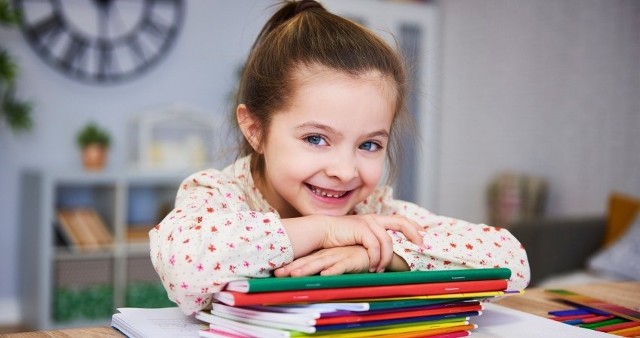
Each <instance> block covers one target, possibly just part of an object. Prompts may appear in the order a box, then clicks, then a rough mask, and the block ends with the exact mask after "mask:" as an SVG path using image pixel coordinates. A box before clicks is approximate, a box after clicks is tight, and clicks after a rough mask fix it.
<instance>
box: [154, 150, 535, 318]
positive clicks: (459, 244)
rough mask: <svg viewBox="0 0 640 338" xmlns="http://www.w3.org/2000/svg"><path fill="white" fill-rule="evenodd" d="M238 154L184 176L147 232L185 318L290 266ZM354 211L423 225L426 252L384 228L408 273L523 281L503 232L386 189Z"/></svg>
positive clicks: (522, 260)
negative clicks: (458, 272) (472, 271)
mask: <svg viewBox="0 0 640 338" xmlns="http://www.w3.org/2000/svg"><path fill="white" fill-rule="evenodd" d="M249 162H250V158H249V157H245V158H241V159H239V160H237V161H236V162H235V163H233V164H232V165H230V166H229V167H227V168H225V169H224V170H223V171H219V170H214V169H209V170H204V171H201V172H198V173H195V174H193V175H191V176H189V177H188V178H186V179H185V180H184V181H183V182H182V185H181V186H180V189H179V191H178V193H177V197H176V203H175V208H174V209H173V210H172V211H171V212H170V213H169V215H167V217H166V218H165V219H164V220H163V221H162V222H160V224H158V225H157V226H156V227H155V228H154V229H152V230H151V231H150V232H149V237H150V240H151V241H150V245H151V261H152V263H153V266H154V268H155V269H156V271H157V272H158V275H159V276H160V279H161V280H162V283H163V285H164V287H165V288H166V290H167V293H168V295H169V298H170V299H171V300H172V301H174V302H175V303H177V304H178V306H179V307H180V308H181V309H182V311H183V312H184V313H186V314H192V313H195V312H197V311H199V310H201V309H203V308H205V307H206V306H207V305H209V303H210V301H211V298H212V294H213V293H215V292H217V291H219V290H220V289H221V288H222V287H223V286H224V285H225V284H226V283H227V282H229V281H230V280H233V279H238V278H239V277H268V276H270V274H271V271H272V270H274V269H276V268H278V267H280V266H282V265H285V264H287V263H290V262H292V261H293V259H294V258H293V251H292V249H291V243H290V241H289V238H288V237H287V234H286V232H285V230H284V228H283V226H282V223H281V222H280V218H279V215H278V212H277V211H276V210H274V209H273V208H272V207H271V206H270V205H269V204H268V203H267V201H266V200H265V199H264V198H263V197H262V195H261V194H260V192H259V191H258V189H257V188H256V186H255V185H254V182H253V179H252V177H251V172H250V169H249ZM354 211H355V213H356V214H369V213H376V214H381V215H396V214H398V215H403V216H405V217H407V218H410V219H412V220H414V221H416V222H417V223H419V224H421V225H422V226H423V228H424V232H423V235H424V243H425V246H426V249H425V248H421V247H419V246H417V245H415V244H413V243H411V242H409V241H408V240H406V239H405V237H404V236H403V235H402V234H400V233H394V232H393V231H388V232H389V235H390V236H392V237H393V239H394V244H393V246H394V252H395V253H396V254H398V255H399V256H401V257H402V258H404V260H405V261H406V262H407V263H408V265H409V266H410V267H411V269H412V270H418V269H422V270H438V269H458V268H463V267H467V268H483V267H507V268H510V269H511V271H512V275H511V279H510V280H509V283H508V285H509V289H511V290H521V289H524V288H525V287H526V286H527V284H528V283H529V278H530V274H529V263H528V261H527V255H526V252H525V250H524V248H523V247H522V245H521V244H520V242H518V240H517V239H516V238H515V237H513V235H511V233H509V232H508V231H507V230H505V229H501V228H497V227H492V226H487V225H483V224H471V223H468V222H465V221H461V220H457V219H453V218H449V217H443V216H437V215H434V214H433V213H431V212H429V211H427V210H425V209H423V208H421V207H419V206H417V205H415V204H412V203H409V202H404V201H399V200H394V199H393V198H392V192H391V188H390V187H383V188H380V189H378V190H376V191H375V192H374V193H373V194H372V195H371V196H369V198H367V199H366V200H364V201H363V202H361V203H360V204H358V205H357V206H356V207H355V209H354Z"/></svg>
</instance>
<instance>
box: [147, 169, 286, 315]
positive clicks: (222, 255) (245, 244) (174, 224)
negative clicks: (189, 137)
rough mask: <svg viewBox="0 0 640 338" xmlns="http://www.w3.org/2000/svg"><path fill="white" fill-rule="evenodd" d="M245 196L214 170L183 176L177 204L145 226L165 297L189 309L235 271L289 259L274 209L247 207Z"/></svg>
mask: <svg viewBox="0 0 640 338" xmlns="http://www.w3.org/2000/svg"><path fill="white" fill-rule="evenodd" d="M246 200H247V197H246V196H245V195H244V194H243V193H242V192H241V191H239V189H238V188H237V187H236V186H235V185H234V184H232V181H231V180H230V179H228V178H226V177H225V176H224V175H223V174H221V173H220V172H218V171H208V172H202V173H199V174H194V175H192V176H191V177H189V178H188V179H186V180H185V181H184V182H183V185H182V186H181V188H180V190H179V192H178V196H177V198H176V207H175V209H173V210H172V211H171V213H169V215H167V216H166V217H165V219H164V220H163V221H162V222H160V224H158V225H157V226H156V227H155V228H154V229H153V230H151V231H150V232H149V238H150V248H151V261H152V263H153V266H154V268H155V269H156V271H157V272H158V274H159V276H160V278H161V281H162V283H163V285H164V287H165V289H166V290H167V293H168V295H169V298H170V299H171V300H172V301H174V302H175V303H176V304H178V306H179V307H180V308H181V309H182V311H183V312H185V313H187V314H191V313H194V312H196V311H199V310H201V309H202V308H204V307H205V306H207V305H208V304H209V302H210V301H211V297H212V294H213V293H215V292H217V291H219V290H220V289H221V288H222V287H223V286H224V285H225V284H226V283H227V282H229V281H230V280H233V279H237V278H239V277H267V276H269V275H270V273H271V271H272V270H273V269H275V268H277V267H280V266H282V265H284V264H286V263H288V262H291V261H292V260H293V251H292V250H291V243H290V242H289V238H288V237H287V234H286V232H285V231H284V229H283V227H282V224H281V223H280V220H279V218H278V217H277V215H275V214H274V213H270V212H264V213H261V212H256V211H252V210H250V209H249V206H248V203H247V202H246Z"/></svg>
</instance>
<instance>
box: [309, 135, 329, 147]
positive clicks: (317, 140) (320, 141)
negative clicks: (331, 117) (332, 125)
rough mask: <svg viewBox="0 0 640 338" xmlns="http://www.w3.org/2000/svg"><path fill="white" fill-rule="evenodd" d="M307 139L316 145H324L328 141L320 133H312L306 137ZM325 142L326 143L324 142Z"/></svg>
mask: <svg viewBox="0 0 640 338" xmlns="http://www.w3.org/2000/svg"><path fill="white" fill-rule="evenodd" d="M305 141H307V142H308V143H310V144H313V145H316V146H320V145H324V144H326V143H327V142H326V141H325V140H324V139H323V138H322V136H320V135H311V136H307V137H306V138H305ZM323 143H324V144H323Z"/></svg>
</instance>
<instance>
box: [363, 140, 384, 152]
mask: <svg viewBox="0 0 640 338" xmlns="http://www.w3.org/2000/svg"><path fill="white" fill-rule="evenodd" d="M358 148H360V149H362V150H366V151H378V150H380V149H382V146H380V144H378V143H376V142H371V141H369V142H365V143H363V144H361V145H360V147H358Z"/></svg>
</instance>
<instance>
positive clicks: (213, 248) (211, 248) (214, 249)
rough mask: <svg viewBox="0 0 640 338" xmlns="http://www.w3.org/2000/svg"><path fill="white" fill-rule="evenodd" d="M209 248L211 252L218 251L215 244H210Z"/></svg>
mask: <svg viewBox="0 0 640 338" xmlns="http://www.w3.org/2000/svg"><path fill="white" fill-rule="evenodd" d="M208 249H209V251H210V252H214V251H216V247H215V246H214V245H213V244H209V248H208Z"/></svg>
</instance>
